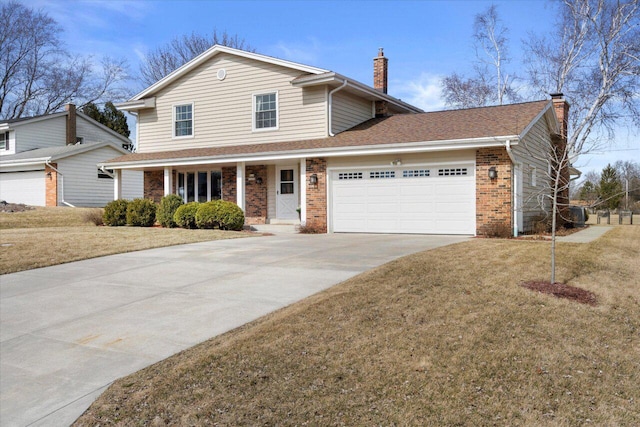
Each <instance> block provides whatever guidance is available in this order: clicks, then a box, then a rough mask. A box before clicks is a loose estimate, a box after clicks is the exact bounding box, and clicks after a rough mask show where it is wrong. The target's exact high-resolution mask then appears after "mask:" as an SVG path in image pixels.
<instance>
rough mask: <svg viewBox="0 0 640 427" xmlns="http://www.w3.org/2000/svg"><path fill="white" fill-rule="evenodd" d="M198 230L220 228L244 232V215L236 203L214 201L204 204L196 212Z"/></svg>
mask: <svg viewBox="0 0 640 427" xmlns="http://www.w3.org/2000/svg"><path fill="white" fill-rule="evenodd" d="M196 225H197V226H198V228H216V227H217V228H219V229H220V230H242V227H243V226H244V213H242V209H240V208H239V207H238V205H236V204H235V203H232V202H226V201H224V200H212V201H210V202H207V203H202V204H201V205H200V207H199V208H198V211H197V212H196Z"/></svg>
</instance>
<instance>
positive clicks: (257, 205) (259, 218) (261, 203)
mask: <svg viewBox="0 0 640 427" xmlns="http://www.w3.org/2000/svg"><path fill="white" fill-rule="evenodd" d="M251 174H254V179H253V180H250V179H249V176H250V175H251ZM245 176H246V179H245V202H244V205H245V213H244V215H245V224H247V225H253V224H265V223H266V222H267V183H268V182H267V167H266V166H264V165H258V166H247V168H246V170H245ZM257 178H261V179H262V183H260V184H258V182H257ZM234 202H235V201H234Z"/></svg>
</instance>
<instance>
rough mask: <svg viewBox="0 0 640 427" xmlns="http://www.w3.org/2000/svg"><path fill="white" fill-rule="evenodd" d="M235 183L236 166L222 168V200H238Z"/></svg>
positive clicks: (234, 201)
mask: <svg viewBox="0 0 640 427" xmlns="http://www.w3.org/2000/svg"><path fill="white" fill-rule="evenodd" d="M236 184H237V183H236V167H235V166H232V167H226V168H222V200H226V201H227V202H233V203H236V202H237V201H238V196H237V194H238V193H237V191H236Z"/></svg>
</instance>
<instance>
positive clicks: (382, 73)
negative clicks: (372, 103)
mask: <svg viewBox="0 0 640 427" xmlns="http://www.w3.org/2000/svg"><path fill="white" fill-rule="evenodd" d="M388 64H389V60H388V59H387V58H386V57H385V56H384V52H383V50H382V48H380V49H379V50H378V56H377V57H375V58H373V88H374V89H375V90H377V91H379V92H382V93H384V94H386V93H387V75H388V69H389V66H388ZM388 115H389V105H388V103H387V101H376V117H385V116H388Z"/></svg>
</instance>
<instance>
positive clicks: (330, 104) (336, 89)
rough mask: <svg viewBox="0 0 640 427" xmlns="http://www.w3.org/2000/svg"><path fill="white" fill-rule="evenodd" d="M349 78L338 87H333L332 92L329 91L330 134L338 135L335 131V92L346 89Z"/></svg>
mask: <svg viewBox="0 0 640 427" xmlns="http://www.w3.org/2000/svg"><path fill="white" fill-rule="evenodd" d="M347 83H348V80H347V79H344V82H342V85H341V86H338V87H337V88H335V89H333V90H332V91H331V92H329V100H328V103H329V108H328V110H329V121H328V123H329V125H328V126H329V136H336V134H335V133H333V94H334V93H336V92H337V91H339V90H342V89H344V88H345V87H346V86H347Z"/></svg>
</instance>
